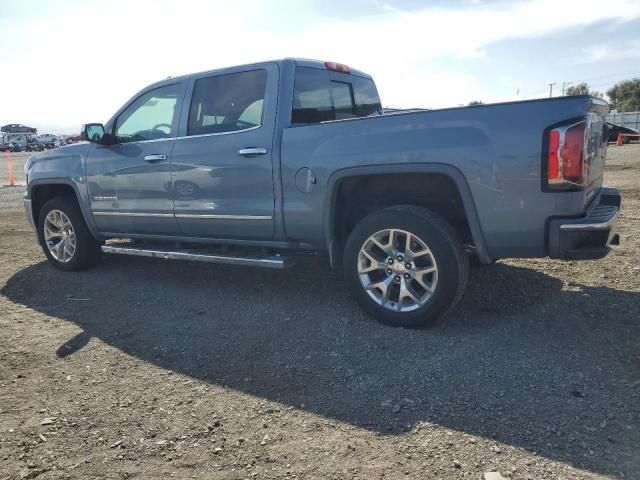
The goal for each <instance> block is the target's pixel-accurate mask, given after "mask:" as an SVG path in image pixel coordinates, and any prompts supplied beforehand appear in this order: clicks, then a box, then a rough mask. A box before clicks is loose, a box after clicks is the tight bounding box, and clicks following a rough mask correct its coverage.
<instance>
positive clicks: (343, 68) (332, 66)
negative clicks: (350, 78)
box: [324, 62, 351, 73]
mask: <svg viewBox="0 0 640 480" xmlns="http://www.w3.org/2000/svg"><path fill="white" fill-rule="evenodd" d="M324 66H325V68H326V69H327V70H333V71H334V72H340V73H351V69H350V68H349V67H348V66H347V65H344V64H342V63H336V62H324Z"/></svg>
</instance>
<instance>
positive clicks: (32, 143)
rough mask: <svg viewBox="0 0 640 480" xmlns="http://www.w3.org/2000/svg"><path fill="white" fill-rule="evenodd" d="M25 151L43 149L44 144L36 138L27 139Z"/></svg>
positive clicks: (39, 150) (40, 150)
mask: <svg viewBox="0 0 640 480" xmlns="http://www.w3.org/2000/svg"><path fill="white" fill-rule="evenodd" d="M26 151H27V152H42V151H44V145H42V144H41V143H40V142H38V141H36V140H33V139H32V140H29V141H28V142H27V146H26Z"/></svg>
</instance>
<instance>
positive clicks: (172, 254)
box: [102, 244, 292, 270]
mask: <svg viewBox="0 0 640 480" xmlns="http://www.w3.org/2000/svg"><path fill="white" fill-rule="evenodd" d="M102 251H103V252H104V253H115V254H118V255H134V256H136V257H150V258H162V259H164V260H189V261H192V262H209V263H226V264H229V265H244V266H249V267H263V268H275V269H280V270H282V269H284V268H288V267H290V266H291V263H292V262H291V259H290V258H288V257H285V256H282V255H280V254H262V255H260V254H255V255H238V254H230V253H212V252H210V251H207V250H206V249H193V248H191V249H180V250H176V249H171V248H162V247H158V246H155V245H154V248H149V247H148V246H145V245H131V244H126V245H125V246H122V245H113V244H111V245H109V244H107V245H102Z"/></svg>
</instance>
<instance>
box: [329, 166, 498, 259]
mask: <svg viewBox="0 0 640 480" xmlns="http://www.w3.org/2000/svg"><path fill="white" fill-rule="evenodd" d="M411 174H418V175H425V174H426V175H429V174H432V175H441V176H444V177H446V178H448V179H449V180H450V181H451V182H453V185H455V188H456V189H457V192H458V194H459V196H460V200H461V203H462V208H463V210H464V214H465V216H466V221H467V224H468V228H469V232H470V235H471V238H472V240H473V244H474V246H475V254H476V255H477V257H478V259H479V261H480V262H481V263H487V264H488V263H491V261H492V258H491V256H490V255H489V252H488V250H487V245H486V241H485V238H484V233H483V231H482V226H481V224H480V219H479V217H478V212H477V210H476V206H475V202H474V200H473V196H472V194H471V190H470V188H469V185H468V183H467V181H466V179H465V177H464V175H463V174H462V172H461V171H460V170H458V169H457V168H455V167H453V166H451V165H445V164H439V163H431V164H401V165H398V164H394V165H374V166H366V167H349V168H344V169H341V170H337V171H336V172H334V173H333V174H332V175H331V176H330V177H329V179H328V181H327V192H328V193H327V195H326V196H325V205H324V212H323V229H324V237H325V242H326V248H327V251H328V253H329V258H330V262H331V265H332V266H335V265H339V264H340V261H341V257H342V250H341V248H340V245H341V239H340V238H338V236H337V235H336V210H337V207H338V195H339V193H340V190H341V185H342V184H343V182H345V181H346V180H349V179H355V178H358V177H361V178H362V177H364V178H367V177H374V176H386V175H411Z"/></svg>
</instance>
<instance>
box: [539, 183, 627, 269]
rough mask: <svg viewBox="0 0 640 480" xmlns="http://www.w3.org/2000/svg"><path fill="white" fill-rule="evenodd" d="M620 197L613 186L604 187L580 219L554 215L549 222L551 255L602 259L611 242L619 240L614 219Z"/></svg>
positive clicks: (617, 211) (617, 212) (617, 242)
mask: <svg viewBox="0 0 640 480" xmlns="http://www.w3.org/2000/svg"><path fill="white" fill-rule="evenodd" d="M621 202H622V196H621V195H620V192H619V191H618V190H616V189H615V188H603V189H602V190H601V192H600V194H599V196H598V198H597V199H596V200H595V201H594V202H593V204H591V205H590V206H589V208H588V210H587V212H586V214H585V216H583V217H580V218H554V219H552V220H551V221H550V222H549V230H548V231H549V233H548V248H549V256H550V257H551V258H565V259H570V258H573V259H582V258H602V257H604V256H605V255H606V254H607V253H608V252H609V250H610V246H611V245H618V244H619V243H620V236H619V235H618V233H617V231H616V221H617V219H618V214H619V212H620V204H621Z"/></svg>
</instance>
